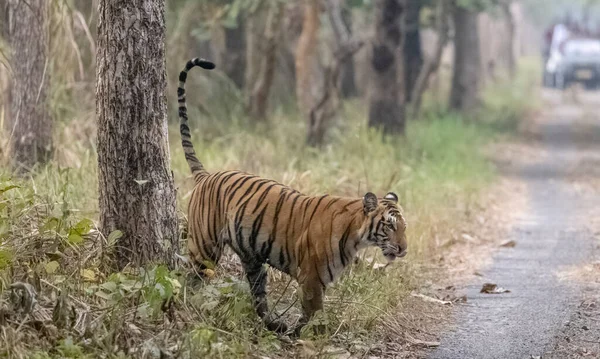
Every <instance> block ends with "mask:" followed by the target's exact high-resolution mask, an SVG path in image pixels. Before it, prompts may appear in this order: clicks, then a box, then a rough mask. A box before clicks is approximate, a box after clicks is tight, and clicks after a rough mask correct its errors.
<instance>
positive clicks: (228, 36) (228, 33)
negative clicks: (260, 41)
mask: <svg viewBox="0 0 600 359" xmlns="http://www.w3.org/2000/svg"><path fill="white" fill-rule="evenodd" d="M244 30H245V19H243V18H242V16H238V24H237V26H236V27H235V28H231V29H230V28H225V52H224V53H223V54H222V56H221V61H220V62H219V63H220V64H223V66H221V67H222V69H223V71H224V72H225V73H226V74H227V76H228V77H229V78H230V79H231V80H232V81H233V83H235V84H236V86H237V87H238V88H239V89H243V88H244V80H245V77H246V35H245V34H244Z"/></svg>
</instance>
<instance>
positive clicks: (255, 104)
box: [247, 3, 283, 120]
mask: <svg viewBox="0 0 600 359" xmlns="http://www.w3.org/2000/svg"><path fill="white" fill-rule="evenodd" d="M282 9H283V4H281V3H276V4H273V5H272V6H271V8H270V9H269V15H268V17H267V23H266V27H265V36H264V41H262V44H261V45H263V46H262V47H263V51H261V53H262V54H263V56H262V57H261V60H260V66H259V72H258V74H257V77H256V79H255V80H254V81H255V82H254V83H253V84H254V86H253V87H252V90H251V93H250V97H249V100H248V105H249V106H248V107H249V108H248V110H249V112H250V115H251V116H252V117H253V118H255V119H257V120H265V119H266V116H267V108H268V99H269V92H270V90H271V85H272V84H273V79H274V77H275V67H276V66H277V44H278V40H279V29H280V20H281V17H282V16H281V13H282ZM247 77H248V76H247Z"/></svg>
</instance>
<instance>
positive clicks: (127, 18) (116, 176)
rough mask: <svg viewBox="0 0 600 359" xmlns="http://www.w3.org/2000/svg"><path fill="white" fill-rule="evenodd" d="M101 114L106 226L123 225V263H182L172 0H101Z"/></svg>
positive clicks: (103, 220) (98, 99) (102, 220)
mask: <svg viewBox="0 0 600 359" xmlns="http://www.w3.org/2000/svg"><path fill="white" fill-rule="evenodd" d="M99 14H100V16H99V22H98V47H97V58H98V62H97V63H98V66H97V70H96V113H97V116H98V168H99V204H100V227H101V231H102V233H104V235H108V234H109V233H111V232H112V231H114V230H121V231H122V232H123V234H124V235H123V237H122V238H120V240H119V242H118V246H119V249H118V250H116V251H115V254H116V261H117V265H118V267H119V268H123V267H125V266H126V265H127V264H129V263H133V264H134V265H138V266H139V265H144V264H147V263H149V262H155V261H156V262H163V263H167V264H170V265H171V264H173V263H174V256H173V253H174V252H177V251H178V248H179V246H178V232H177V216H176V210H175V188H174V185H173V177H172V173H171V171H170V170H169V147H168V137H167V108H166V98H165V88H166V67H165V19H164V0H134V1H113V0H101V1H100V4H99Z"/></svg>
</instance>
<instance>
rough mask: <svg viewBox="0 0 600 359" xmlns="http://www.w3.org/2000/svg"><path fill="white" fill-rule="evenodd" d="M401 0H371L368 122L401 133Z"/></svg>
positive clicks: (402, 123) (402, 10)
mask: <svg viewBox="0 0 600 359" xmlns="http://www.w3.org/2000/svg"><path fill="white" fill-rule="evenodd" d="M403 14H404V2H403V1H402V0H377V1H375V36H374V38H373V42H372V44H371V47H372V53H371V69H372V76H371V79H370V82H371V83H370V86H371V89H370V96H369V126H371V127H377V128H381V129H382V130H383V132H384V134H394V133H404V122H405V109H404V99H403V98H401V96H400V95H401V94H402V93H403V91H402V86H403V83H401V82H400V81H398V74H400V73H401V72H400V71H401V70H402V66H401V64H400V62H401V59H402V38H403V35H402V16H403Z"/></svg>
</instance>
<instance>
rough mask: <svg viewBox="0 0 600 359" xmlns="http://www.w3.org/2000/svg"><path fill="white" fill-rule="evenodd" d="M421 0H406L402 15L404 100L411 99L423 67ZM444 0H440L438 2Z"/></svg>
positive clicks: (444, 0)
mask: <svg viewBox="0 0 600 359" xmlns="http://www.w3.org/2000/svg"><path fill="white" fill-rule="evenodd" d="M422 1H423V0H406V11H405V12H406V14H405V15H404V45H403V55H404V84H405V85H404V89H405V93H406V102H408V103H410V102H411V101H412V93H413V90H414V87H415V83H416V82H417V78H418V77H419V73H420V72H421V68H422V67H423V51H422V49H421V32H420V18H419V16H420V14H421V5H422V4H421V3H422ZM443 2H446V0H443V1H440V3H443Z"/></svg>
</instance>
